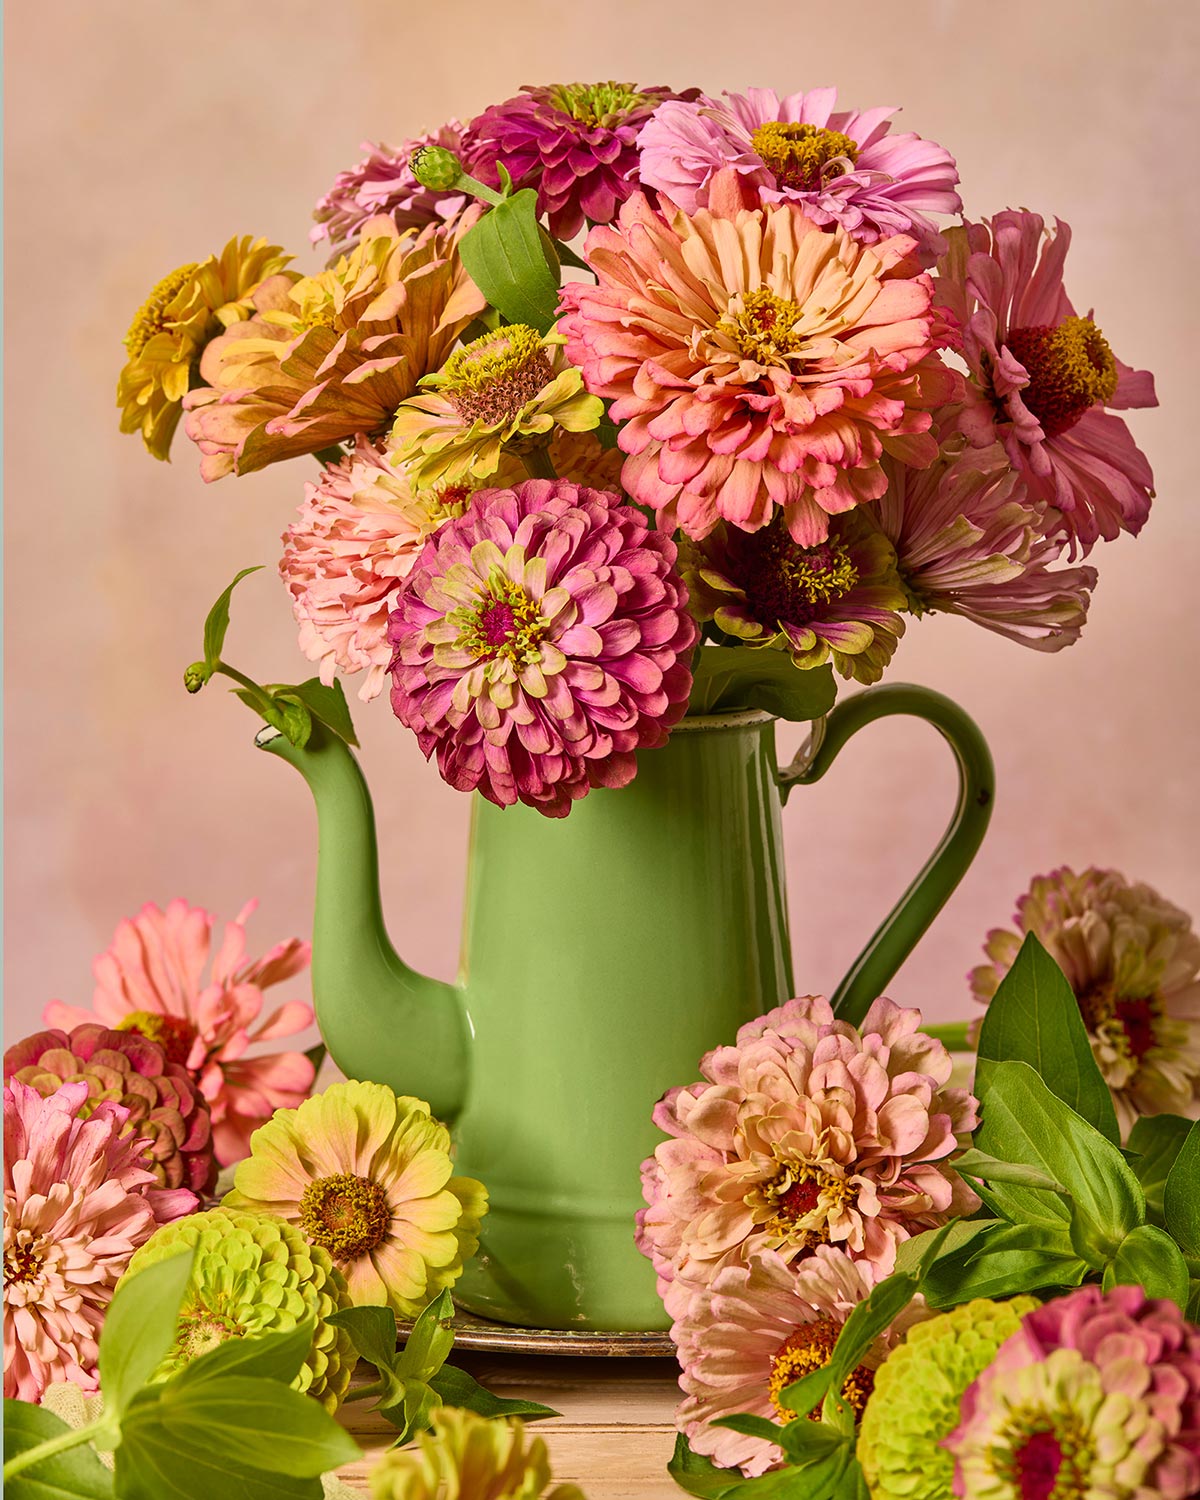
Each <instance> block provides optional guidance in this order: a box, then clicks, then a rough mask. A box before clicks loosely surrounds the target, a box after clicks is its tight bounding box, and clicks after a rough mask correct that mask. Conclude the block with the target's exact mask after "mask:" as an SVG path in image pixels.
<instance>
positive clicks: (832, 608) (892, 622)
mask: <svg viewBox="0 0 1200 1500" xmlns="http://www.w3.org/2000/svg"><path fill="white" fill-rule="evenodd" d="M681 557H682V559H683V565H682V568H681V571H682V573H683V579H684V582H685V583H686V584H687V586H688V597H689V600H690V602H691V606H692V612H693V614H695V615H696V616H697V618H699V619H702V620H707V619H715V621H716V623H717V625H718V626H719V627H720V628H721V629H722V630H723V631H725V632H726V634H728V635H734V636H737V637H739V639H741V640H743V641H745V643H746V644H747V645H750V646H769V645H771V646H774V645H777V646H781V647H782V648H783V649H784V650H785V651H788V652H789V653H790V654H791V658H792V660H793V661H794V662H795V664H796V665H797V666H798V667H801V668H806V667H816V666H820V665H821V663H822V662H825V661H829V660H832V661H833V664H834V666H835V667H836V668H837V669H838V671H839V672H840V673H841V674H842V676H843V677H853V678H854V679H855V680H856V681H858V682H878V681H879V679H880V677H881V676H882V675H883V669H884V667H886V666H887V664H888V662H889V661H890V660H891V659H892V653H893V652H894V651H895V649H896V644H897V641H898V639H899V637H900V636H901V635H903V634H904V621H903V620H902V619H901V618H900V616H899V615H898V614H897V613H896V611H897V610H899V609H903V608H904V604H905V595H904V590H903V589H902V588H901V587H900V580H899V577H898V576H897V573H896V554H895V552H894V551H893V550H892V546H891V543H890V542H889V541H888V539H887V538H886V537H885V536H883V535H882V533H881V532H880V531H879V530H878V529H877V528H876V527H874V526H872V525H871V524H870V523H869V522H867V521H865V520H864V519H863V518H862V517H861V516H860V515H859V514H858V513H857V512H852V513H851V514H850V515H848V516H835V517H834V518H833V520H832V521H831V522H830V525H829V537H828V539H827V540H826V541H824V542H818V543H817V544H816V545H815V546H813V547H801V546H800V545H799V544H798V543H797V542H795V541H793V540H792V537H791V535H790V533H789V532H788V529H787V527H786V526H785V525H784V524H783V521H782V518H781V517H779V516H776V518H775V520H774V521H772V522H771V524H770V525H769V526H766V527H764V528H763V530H762V531H755V532H750V533H748V532H744V531H739V530H738V529H737V528H736V527H732V526H729V525H727V524H726V523H725V522H724V521H722V522H721V523H720V524H719V525H718V526H717V527H716V529H715V530H714V531H711V532H710V533H709V534H708V536H707V537H705V539H704V540H703V541H702V542H694V543H691V544H688V545H685V546H684V547H683V548H682V549H681Z"/></svg>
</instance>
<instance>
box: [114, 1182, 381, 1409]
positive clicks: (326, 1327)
mask: <svg viewBox="0 0 1200 1500" xmlns="http://www.w3.org/2000/svg"><path fill="white" fill-rule="evenodd" d="M182 1250H191V1251H192V1252H193V1259H192V1274H191V1277H190V1278H189V1280H188V1284H187V1288H186V1290H185V1291H184V1294H183V1303H182V1305H181V1307H180V1310H179V1324H178V1327H177V1328H176V1330H175V1339H174V1342H173V1343H172V1345H171V1348H170V1349H169V1350H168V1352H167V1354H166V1356H165V1357H164V1359H163V1362H162V1364H161V1365H159V1367H158V1369H157V1370H156V1371H155V1375H154V1378H155V1379H157V1380H165V1379H166V1378H167V1377H168V1376H169V1375H173V1374H175V1372H176V1371H177V1370H181V1369H183V1367H184V1366H185V1365H187V1364H189V1363H190V1362H191V1361H192V1360H193V1359H198V1358H199V1356H200V1355H202V1354H207V1353H208V1352H209V1350H210V1349H215V1348H216V1347H217V1345H218V1344H222V1343H224V1342H225V1341H226V1339H235V1338H247V1337H253V1336H254V1335H256V1334H261V1333H279V1332H286V1331H287V1330H288V1329H291V1328H295V1327H296V1325H297V1324H298V1323H303V1322H304V1321H305V1320H306V1319H308V1318H313V1319H315V1323H316V1326H315V1328H314V1331H313V1341H312V1345H311V1347H310V1349H309V1351H308V1353H307V1354H306V1355H305V1357H304V1363H303V1364H302V1365H301V1367H300V1369H299V1371H298V1372H297V1374H296V1378H295V1379H294V1380H293V1381H292V1385H293V1386H294V1387H295V1388H296V1390H298V1391H307V1392H309V1394H311V1395H312V1396H313V1398H314V1399H315V1400H317V1401H320V1402H321V1404H322V1405H323V1406H325V1407H326V1408H327V1409H328V1410H329V1411H336V1410H337V1408H338V1405H339V1404H340V1402H341V1399H342V1397H343V1396H344V1395H345V1394H346V1388H347V1386H348V1385H349V1384H350V1376H351V1375H352V1374H353V1372H354V1362H355V1354H354V1345H353V1343H352V1342H351V1339H350V1336H349V1334H347V1333H346V1332H344V1331H343V1330H342V1329H339V1328H337V1327H335V1326H334V1325H333V1324H332V1323H329V1322H327V1321H326V1320H327V1319H328V1317H329V1315H330V1314H331V1313H335V1312H339V1311H340V1310H341V1309H342V1308H344V1307H349V1306H350V1299H349V1296H348V1294H347V1291H346V1283H345V1280H344V1278H343V1277H342V1274H341V1272H340V1271H338V1269H337V1268H336V1267H335V1266H334V1264H333V1262H332V1260H330V1258H329V1255H328V1254H327V1252H326V1251H324V1250H322V1249H321V1248H320V1247H319V1246H317V1245H310V1244H309V1242H308V1240H306V1239H305V1237H304V1235H303V1234H302V1233H301V1232H300V1230H299V1229H296V1228H294V1227H293V1226H292V1225H291V1224H285V1223H284V1222H283V1221H282V1220H281V1219H278V1218H275V1217H273V1216H272V1215H270V1214H254V1213H238V1212H234V1211H232V1210H230V1209H227V1208H214V1209H209V1210H208V1212H207V1213H200V1214H192V1215H191V1216H190V1217H189V1218H186V1219H181V1220H180V1221H179V1222H178V1223H176V1224H166V1225H164V1226H163V1227H162V1228H161V1229H159V1230H157V1231H156V1232H155V1233H154V1234H153V1235H152V1236H151V1238H150V1239H149V1240H147V1241H146V1243H145V1244H144V1245H143V1246H142V1247H141V1249H140V1250H138V1252H137V1253H136V1254H135V1255H134V1257H133V1259H132V1260H131V1261H130V1262H129V1270H128V1271H127V1273H126V1279H129V1278H133V1277H136V1276H137V1275H138V1274H139V1273H140V1272H141V1271H144V1270H145V1269H146V1267H147V1266H152V1265H154V1264H156V1263H157V1262H158V1261H160V1260H169V1259H170V1257H171V1256H172V1255H178V1254H179V1253H180V1251H182Z"/></svg>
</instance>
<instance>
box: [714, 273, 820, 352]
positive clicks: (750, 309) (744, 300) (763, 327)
mask: <svg viewBox="0 0 1200 1500" xmlns="http://www.w3.org/2000/svg"><path fill="white" fill-rule="evenodd" d="M802 314H803V309H802V308H801V307H800V305H799V303H797V302H790V301H788V299H787V298H786V297H779V296H777V295H776V294H775V293H774V292H772V291H770V290H768V288H766V287H765V286H764V287H759V288H758V290H757V291H753V292H746V293H745V294H744V295H743V296H742V297H740V298H735V299H734V300H733V302H731V303H730V306H729V310H728V311H727V312H726V314H725V317H724V319H723V320H722V321H723V323H724V324H725V325H726V326H727V327H728V329H729V332H730V333H731V334H732V336H733V340H734V343H736V344H737V346H738V348H739V349H740V350H741V351H742V353H743V354H744V355H745V356H746V357H747V358H748V359H752V360H754V361H755V362H756V363H758V364H760V365H778V364H786V363H787V357H788V355H790V354H794V353H795V352H796V350H797V349H799V348H801V347H802V346H803V344H804V341H805V335H804V334H803V333H800V332H798V331H797V330H796V324H797V323H798V322H799V320H800V318H801V316H802Z"/></svg>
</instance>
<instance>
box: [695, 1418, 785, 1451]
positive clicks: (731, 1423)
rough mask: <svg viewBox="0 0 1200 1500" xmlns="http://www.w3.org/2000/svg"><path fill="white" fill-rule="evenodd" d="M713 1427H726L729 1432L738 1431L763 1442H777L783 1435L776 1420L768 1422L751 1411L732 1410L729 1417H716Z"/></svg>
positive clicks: (744, 1435)
mask: <svg viewBox="0 0 1200 1500" xmlns="http://www.w3.org/2000/svg"><path fill="white" fill-rule="evenodd" d="M710 1425H711V1426H713V1427H728V1428H729V1430H730V1432H740V1433H741V1435H742V1436H743V1437H752V1438H761V1439H762V1440H763V1442H765V1443H778V1442H779V1441H780V1439H781V1438H782V1437H783V1428H782V1427H781V1426H779V1424H778V1423H777V1422H768V1421H767V1419H766V1417H759V1416H756V1415H755V1414H754V1413H753V1412H749V1411H739V1412H734V1414H733V1416H731V1417H717V1418H715V1419H714V1420H713V1422H712V1423H711V1424H710Z"/></svg>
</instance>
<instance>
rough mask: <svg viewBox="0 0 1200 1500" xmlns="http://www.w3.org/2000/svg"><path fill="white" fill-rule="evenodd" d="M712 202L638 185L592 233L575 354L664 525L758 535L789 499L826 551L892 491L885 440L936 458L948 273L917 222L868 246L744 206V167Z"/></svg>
mask: <svg viewBox="0 0 1200 1500" xmlns="http://www.w3.org/2000/svg"><path fill="white" fill-rule="evenodd" d="M722 177H723V178H724V179H725V180H724V182H723V183H722V181H721V179H722ZM710 203H711V205H712V206H711V207H710V208H706V209H698V210H697V211H696V213H695V214H694V215H693V216H692V217H688V215H686V214H684V213H682V212H678V211H675V210H674V209H672V208H671V207H670V205H666V207H667V216H666V217H664V216H663V215H662V214H659V213H657V212H656V211H655V210H654V209H653V208H651V206H650V204H649V203H648V202H647V200H646V198H645V197H644V196H643V195H642V194H640V193H639V194H636V195H635V196H634V197H632V198H630V199H629V201H628V202H627V203H626V204H625V206H624V207H623V208H622V210H621V215H620V219H619V222H618V224H617V226H616V227H615V228H613V229H595V230H593V231H592V233H591V234H590V235H589V236H588V239H587V242H586V245H585V248H584V255H585V258H586V259H587V262H588V265H589V266H590V267H591V269H592V270H593V271H594V272H595V274H596V277H597V280H598V285H596V286H590V285H585V284H583V283H582V282H573V283H571V284H570V285H569V286H567V287H565V288H564V290H563V301H564V306H565V308H566V310H567V315H566V316H565V317H564V318H563V319H562V320H561V322H560V325H559V326H560V328H561V329H562V331H563V332H564V333H565V334H566V336H567V354H568V356H569V357H570V359H571V360H572V362H573V363H574V364H576V365H578V366H579V367H580V369H581V370H582V371H583V378H584V382H585V383H586V385H587V387H588V389H589V390H590V391H592V392H593V393H594V394H595V395H598V396H602V397H604V398H605V399H607V400H611V402H612V406H611V408H610V415H611V416H612V418H613V420H614V421H616V422H619V423H621V424H623V425H622V427H621V432H620V437H619V439H618V441H619V443H620V446H621V448H622V449H623V450H624V452H625V453H627V454H629V455H630V456H629V458H628V459H627V461H626V463H625V467H624V469H623V470H622V475H621V480H622V483H623V485H624V486H625V489H626V490H627V491H628V492H629V494H630V495H632V496H633V498H634V499H635V500H638V501H640V502H641V503H642V504H644V505H648V506H650V507H652V508H653V509H654V510H656V511H657V512H658V513H659V525H660V527H662V528H664V529H667V530H669V529H672V528H674V527H675V526H676V525H678V526H681V527H682V528H683V530H684V531H685V532H686V533H687V534H688V535H689V536H692V537H697V538H699V537H704V536H707V535H708V533H709V532H710V531H711V530H712V529H713V527H714V526H715V525H716V524H717V522H718V520H720V519H722V518H724V519H725V520H726V521H729V522H730V523H731V524H732V525H734V526H739V527H741V529H742V530H743V531H757V530H759V528H760V527H763V526H765V525H767V524H768V522H769V521H770V520H771V518H772V516H773V515H774V514H775V512H776V510H777V509H780V508H782V510H783V512H784V516H785V518H786V521H787V525H788V528H789V530H790V531H791V533H792V536H793V537H794V538H795V540H796V541H797V542H798V543H800V545H801V546H804V547H811V546H814V545H815V544H816V543H818V542H823V541H824V540H825V539H826V537H827V535H828V533H829V517H830V515H831V514H837V513H838V512H840V511H846V510H852V509H853V508H854V507H855V506H856V505H859V504H861V503H862V502H863V501H865V500H877V499H878V498H879V496H880V495H881V494H883V491H884V489H885V487H886V483H887V481H886V478H885V476H884V473H883V470H882V468H881V467H880V462H879V460H880V458H881V456H882V455H883V454H884V453H885V452H888V453H891V454H892V455H893V456H894V457H896V458H899V459H901V460H903V461H904V462H905V463H911V464H915V465H916V466H917V467H923V466H924V465H926V464H930V463H932V462H933V460H934V459H935V458H936V457H937V453H938V445H937V443H936V441H935V440H934V437H933V435H932V434H931V433H930V431H929V429H930V426H931V423H932V417H931V411H932V409H933V408H934V407H937V406H940V405H941V404H942V403H944V402H946V401H948V400H950V399H951V398H952V397H953V396H954V395H955V394H956V392H957V390H958V385H959V380H958V377H957V376H956V375H955V374H953V372H951V371H950V370H949V369H948V368H947V367H946V366H945V365H944V364H943V363H942V362H941V360H940V359H939V358H938V357H937V355H936V353H935V350H936V348H937V347H938V343H939V340H940V337H941V326H942V325H941V323H940V321H939V319H938V316H937V315H936V314H935V312H934V309H933V306H932V302H933V283H932V281H931V279H930V277H929V276H927V275H925V274H923V273H921V272H920V271H919V269H918V267H917V264H916V261H915V260H914V258H913V252H914V251H915V249H916V241H915V240H914V239H913V238H911V237H910V236H907V235H894V236H891V237H890V238H888V239H884V240H880V241H879V242H878V243H877V244H876V245H873V246H866V245H862V244H859V243H858V242H857V241H856V240H853V239H851V238H850V236H849V235H847V234H846V232H845V231H844V230H843V229H842V228H841V227H840V226H838V225H834V226H833V227H832V229H831V230H829V231H828V232H826V231H825V230H822V229H821V228H820V226H819V225H818V224H817V223H816V222H815V221H814V220H813V219H811V218H809V217H807V216H806V214H805V213H804V211H803V209H801V208H800V207H799V206H798V205H796V204H794V203H779V204H770V205H767V206H766V207H764V208H761V209H748V208H743V207H739V206H738V198H737V185H736V182H735V181H734V180H733V174H732V173H731V172H726V173H724V174H718V178H717V179H715V180H714V184H713V191H712V193H711V195H710ZM718 209H720V211H717V210H718Z"/></svg>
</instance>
